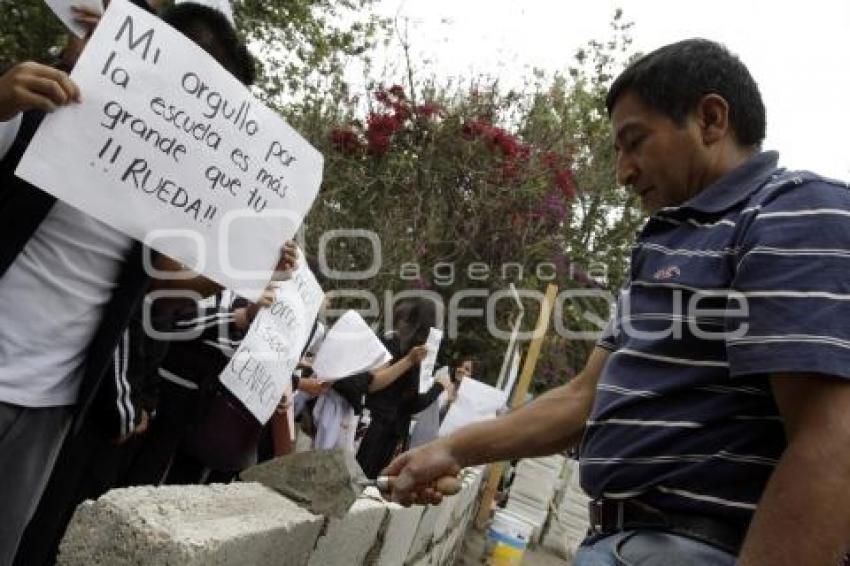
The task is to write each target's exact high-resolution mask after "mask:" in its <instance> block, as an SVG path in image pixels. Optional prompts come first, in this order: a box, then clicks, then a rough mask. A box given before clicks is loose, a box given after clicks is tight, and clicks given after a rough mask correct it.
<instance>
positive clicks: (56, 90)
mask: <svg viewBox="0 0 850 566" xmlns="http://www.w3.org/2000/svg"><path fill="white" fill-rule="evenodd" d="M79 101H80V90H79V89H78V88H77V85H75V84H74V82H73V81H72V80H71V78H70V77H69V76H68V75H67V73H65V72H64V71H60V70H59V69H54V68H53V67H48V66H47V65H42V64H41V63H34V62H32V61H27V62H25V63H19V64H17V65H15V66H14V67H12V68H11V69H9V70H8V71H6V72H5V73H4V74H3V75H2V76H0V121H2V122H5V121H7V120H9V119H11V118H13V117H15V116H16V115H17V114H19V113H20V112H25V111H27V110H32V109H37V110H42V111H44V112H53V111H54V110H56V108H57V107H59V106H64V105H66V104H70V103H71V102H79Z"/></svg>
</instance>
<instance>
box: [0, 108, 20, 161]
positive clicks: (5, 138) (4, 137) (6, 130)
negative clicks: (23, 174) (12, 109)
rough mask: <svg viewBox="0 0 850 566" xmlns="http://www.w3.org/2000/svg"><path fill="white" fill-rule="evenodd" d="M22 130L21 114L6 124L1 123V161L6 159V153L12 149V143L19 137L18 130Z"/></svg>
mask: <svg viewBox="0 0 850 566" xmlns="http://www.w3.org/2000/svg"><path fill="white" fill-rule="evenodd" d="M20 128H21V114H20V113H18V114H17V115H16V116H15V117H14V118H11V119H10V120H8V121H6V122H0V159H3V158H4V157H6V152H8V151H9V148H10V147H12V142H13V141H15V137H16V136H17V135H18V130H19V129H20Z"/></svg>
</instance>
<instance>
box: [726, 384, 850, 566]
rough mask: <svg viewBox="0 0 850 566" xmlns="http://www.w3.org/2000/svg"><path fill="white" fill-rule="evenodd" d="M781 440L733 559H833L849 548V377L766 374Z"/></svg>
mask: <svg viewBox="0 0 850 566" xmlns="http://www.w3.org/2000/svg"><path fill="white" fill-rule="evenodd" d="M771 386H772V388H773V394H774V397H775V399H776V404H777V406H778V408H779V411H780V412H781V414H782V418H783V420H784V423H785V433H786V436H787V438H788V446H787V448H786V449H785V452H783V454H782V457H781V458H780V460H779V464H778V465H777V466H776V468H775V470H774V471H773V474H772V475H771V477H770V481H769V482H768V484H767V488H766V489H765V491H764V494H763V495H762V498H761V500H760V501H759V504H758V508H757V509H756V513H755V516H754V517H753V521H752V523H751V524H750V528H749V531H748V532H747V537H746V540H745V541H744V546H743V548H742V550H741V555H740V558H739V561H738V564H740V565H741V566H757V565H758V566H761V565H763V564H770V565H771V566H783V565H786V564H787V565H789V566H790V565H797V564H839V563H840V559H839V557H840V556H841V555H842V554H844V552H846V550H847V549H848V546H850V488H848V479H850V383H848V382H847V380H839V379H834V378H829V377H825V376H818V375H804V374H787V375H777V376H773V377H772V378H771Z"/></svg>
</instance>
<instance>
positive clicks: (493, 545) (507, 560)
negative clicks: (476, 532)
mask: <svg viewBox="0 0 850 566" xmlns="http://www.w3.org/2000/svg"><path fill="white" fill-rule="evenodd" d="M533 532H534V526H533V525H531V524H529V523H527V522H526V521H525V520H523V519H522V518H520V517H517V516H516V515H512V514H511V513H507V512H505V511H496V513H495V515H494V516H493V522H492V523H491V524H490V528H489V529H488V530H487V547H488V548H490V549H491V550H490V558H489V560H488V561H487V563H488V564H489V565H490V566H518V565H519V564H522V555H523V554H524V553H525V548H526V547H527V546H528V541H529V540H531V535H532V533H533Z"/></svg>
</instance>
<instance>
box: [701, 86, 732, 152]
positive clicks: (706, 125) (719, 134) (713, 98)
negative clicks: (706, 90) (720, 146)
mask: <svg viewBox="0 0 850 566" xmlns="http://www.w3.org/2000/svg"><path fill="white" fill-rule="evenodd" d="M696 118H697V123H698V124H699V127H700V132H701V133H702V141H703V143H705V145H713V144H715V143H717V142H718V141H720V140H722V139H723V138H725V137H726V136H727V135H729V134H732V131H731V130H730V127H729V103H728V102H726V99H725V98H723V97H722V96H720V95H719V94H706V95H705V96H703V97H702V98H701V99H700V101H699V104H697V108H696Z"/></svg>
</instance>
